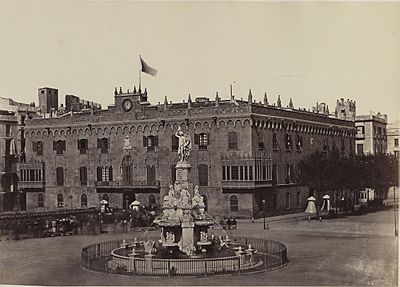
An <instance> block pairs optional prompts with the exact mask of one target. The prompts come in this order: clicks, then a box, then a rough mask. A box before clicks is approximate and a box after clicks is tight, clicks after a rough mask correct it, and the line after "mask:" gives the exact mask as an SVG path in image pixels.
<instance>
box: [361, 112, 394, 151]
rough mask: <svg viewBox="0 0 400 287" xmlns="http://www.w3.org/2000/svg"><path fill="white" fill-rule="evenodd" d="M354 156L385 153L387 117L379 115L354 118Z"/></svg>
mask: <svg viewBox="0 0 400 287" xmlns="http://www.w3.org/2000/svg"><path fill="white" fill-rule="evenodd" d="M355 123H356V128H357V135H356V150H355V151H356V154H357V155H362V154H377V153H386V152H387V131H386V125H387V116H386V115H382V114H380V113H377V114H372V113H371V114H369V115H362V116H356V121H355Z"/></svg>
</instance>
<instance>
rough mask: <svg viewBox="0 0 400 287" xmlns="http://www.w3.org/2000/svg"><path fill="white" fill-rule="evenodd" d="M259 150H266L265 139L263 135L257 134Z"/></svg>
mask: <svg viewBox="0 0 400 287" xmlns="http://www.w3.org/2000/svg"><path fill="white" fill-rule="evenodd" d="M257 142H258V150H264V139H263V137H262V135H258V136H257Z"/></svg>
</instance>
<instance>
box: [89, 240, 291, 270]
mask: <svg viewBox="0 0 400 287" xmlns="http://www.w3.org/2000/svg"><path fill="white" fill-rule="evenodd" d="M152 239H158V237H154V238H152ZM231 239H232V243H233V244H238V245H246V246H248V245H251V247H252V248H255V249H256V250H257V253H255V254H254V258H253V262H254V263H250V261H251V260H250V259H249V258H247V257H246V256H250V255H248V254H247V255H245V256H244V257H240V256H230V257H222V258H204V259H198V258H195V259H192V258H188V259H156V258H139V257H135V258H127V257H125V256H116V255H115V254H114V256H113V255H111V252H112V251H113V250H114V249H116V248H118V247H120V245H121V243H122V240H114V241H107V242H101V243H96V244H92V245H89V246H85V247H84V248H83V249H82V251H81V265H82V267H84V268H86V269H89V270H94V271H100V272H107V273H118V274H126V275H152V276H177V275H204V276H208V275H213V274H240V273H245V272H249V271H262V270H264V271H265V270H273V269H276V268H279V267H282V266H284V265H286V264H287V262H288V257H287V248H286V246H285V245H284V244H283V243H281V242H278V241H273V240H266V239H262V238H248V237H234V238H231ZM131 240H132V239H131ZM129 241H130V240H127V242H129ZM245 257H246V258H245Z"/></svg>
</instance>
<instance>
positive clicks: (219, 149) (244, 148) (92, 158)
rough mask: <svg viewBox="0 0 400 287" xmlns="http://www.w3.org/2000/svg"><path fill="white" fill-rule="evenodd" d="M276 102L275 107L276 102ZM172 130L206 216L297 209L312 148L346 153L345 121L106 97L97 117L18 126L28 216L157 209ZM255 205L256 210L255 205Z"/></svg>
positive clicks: (349, 137) (86, 114)
mask: <svg viewBox="0 0 400 287" xmlns="http://www.w3.org/2000/svg"><path fill="white" fill-rule="evenodd" d="M278 101H279V102H280V98H279V99H278ZM178 127H181V128H182V130H183V131H185V132H188V133H189V134H190V137H191V139H192V145H193V147H192V152H191V155H190V157H189V164H190V165H191V170H190V181H191V182H192V183H193V185H198V186H199V189H200V193H201V194H202V195H203V197H204V201H205V203H206V206H207V208H206V212H207V213H209V214H211V215H212V216H235V217H252V216H253V215H257V214H259V213H260V212H265V213H266V214H277V213H290V212H295V211H300V210H304V209H305V207H306V205H307V200H306V199H307V197H308V196H309V190H308V188H307V187H304V186H300V185H298V176H299V172H300V170H299V163H300V161H301V160H302V159H303V158H305V157H306V156H308V155H310V154H311V153H313V152H314V151H316V150H317V149H320V150H323V151H324V152H330V151H331V150H335V149H336V150H339V151H341V153H343V154H344V155H350V154H352V153H353V152H354V139H355V134H356V129H355V126H354V122H352V121H348V120H342V119H338V118H335V117H331V116H329V112H328V113H326V112H325V113H320V112H319V111H317V112H309V111H306V110H303V109H295V108H294V107H293V103H292V101H291V104H290V105H289V106H288V107H287V108H283V107H282V106H281V103H277V105H275V104H274V105H271V104H269V103H268V100H267V98H266V97H265V98H264V103H261V102H260V103H256V102H255V101H254V100H253V96H252V94H251V91H249V95H248V99H247V101H243V100H235V99H234V97H231V99H229V100H222V99H220V98H219V96H218V94H217V95H216V97H215V100H210V99H208V98H196V99H195V100H193V101H192V99H191V98H190V96H189V98H188V100H187V101H186V102H183V103H170V102H168V101H167V99H165V101H164V103H163V104H158V105H151V104H150V102H149V101H148V95H147V91H146V90H145V91H141V90H140V89H139V90H136V88H135V89H134V90H133V92H122V90H120V91H115V93H114V105H112V106H109V107H108V109H107V110H98V111H96V110H94V109H92V110H91V111H82V112H79V113H68V114H64V115H59V116H58V117H54V118H38V119H32V120H29V121H28V124H27V127H26V130H27V132H26V134H27V140H28V145H27V162H26V164H25V165H21V166H20V169H19V175H20V183H19V188H20V190H21V191H22V192H23V193H25V194H26V203H27V209H28V210H35V211H45V210H46V211H47V210H54V209H59V208H76V207H99V205H100V201H101V200H102V199H106V200H107V201H109V204H110V206H114V207H119V208H128V206H129V204H130V203H131V202H132V201H134V200H138V201H140V202H141V204H142V205H144V206H147V205H149V204H152V203H154V204H156V205H158V206H160V205H161V204H162V202H161V201H162V199H163V197H164V196H165V195H166V194H167V193H168V187H169V185H171V184H173V182H174V181H175V165H176V163H177V161H178V157H177V149H178V139H177V137H176V136H175V133H176V131H177V130H178ZM263 200H265V202H266V205H265V207H264V206H262V201H263Z"/></svg>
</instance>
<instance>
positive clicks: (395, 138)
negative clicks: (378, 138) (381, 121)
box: [387, 121, 400, 158]
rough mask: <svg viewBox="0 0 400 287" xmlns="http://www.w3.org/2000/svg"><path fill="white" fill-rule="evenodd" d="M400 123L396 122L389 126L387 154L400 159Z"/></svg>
mask: <svg viewBox="0 0 400 287" xmlns="http://www.w3.org/2000/svg"><path fill="white" fill-rule="evenodd" d="M399 141H400V122H399V121H396V122H393V123H391V124H388V126H387V152H388V153H389V154H392V155H394V156H396V158H400V146H399Z"/></svg>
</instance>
